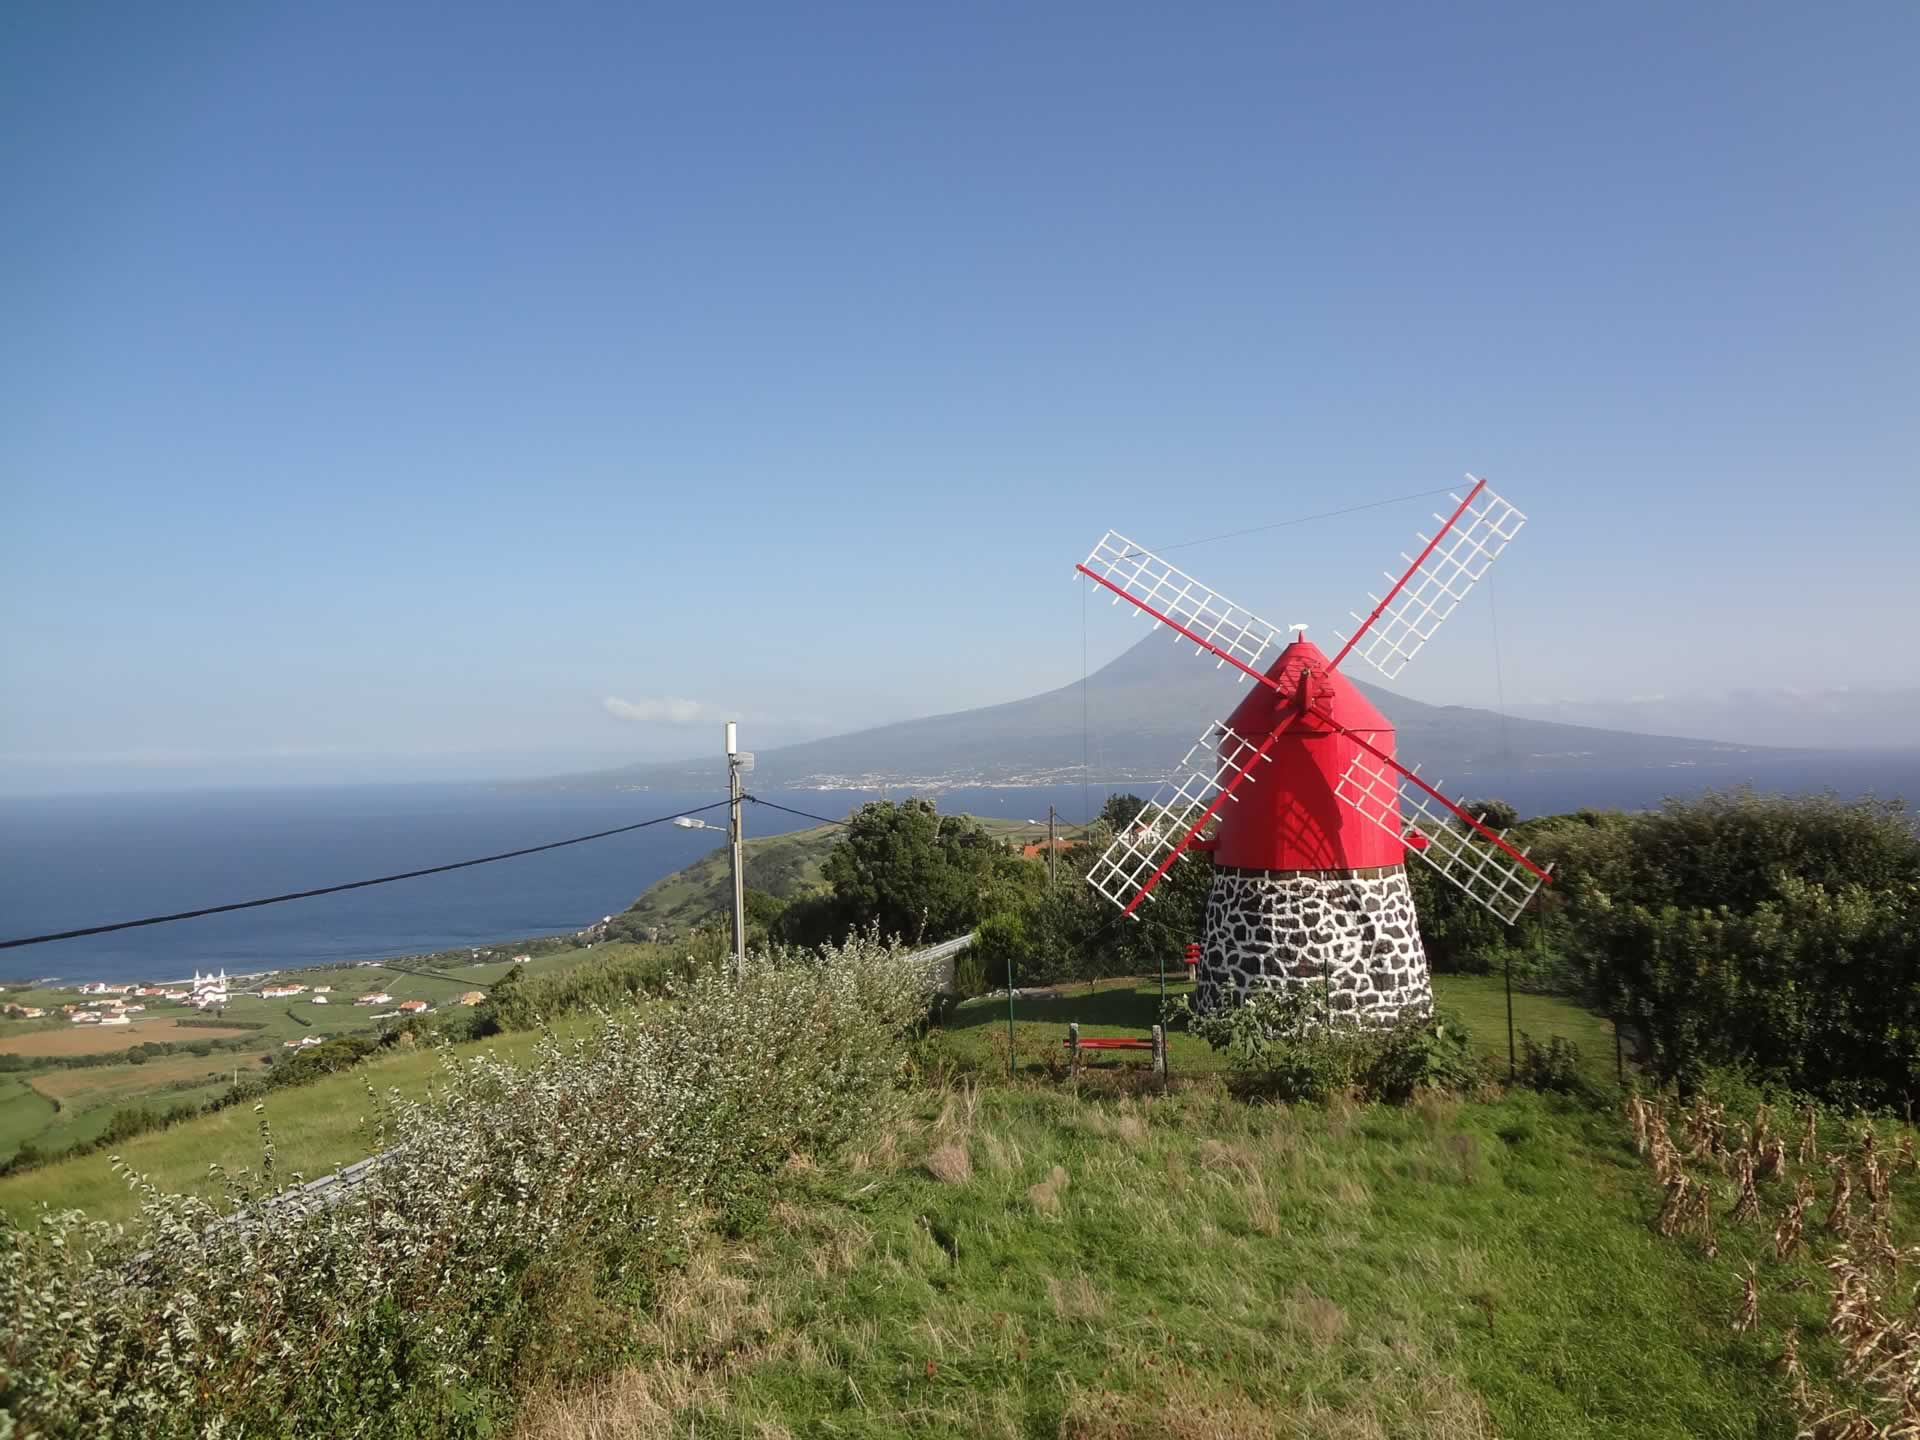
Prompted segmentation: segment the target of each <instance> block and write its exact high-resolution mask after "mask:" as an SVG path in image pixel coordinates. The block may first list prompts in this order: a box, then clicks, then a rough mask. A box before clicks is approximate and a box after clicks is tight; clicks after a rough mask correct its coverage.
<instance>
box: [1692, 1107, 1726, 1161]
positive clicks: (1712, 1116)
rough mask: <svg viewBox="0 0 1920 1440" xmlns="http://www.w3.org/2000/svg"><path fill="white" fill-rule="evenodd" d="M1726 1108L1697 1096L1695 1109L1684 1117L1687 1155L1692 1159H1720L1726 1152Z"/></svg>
mask: <svg viewBox="0 0 1920 1440" xmlns="http://www.w3.org/2000/svg"><path fill="white" fill-rule="evenodd" d="M1726 1114H1727V1112H1726V1107H1725V1106H1722V1105H1716V1104H1714V1103H1713V1101H1711V1100H1709V1099H1708V1098H1707V1097H1706V1096H1705V1095H1696V1096H1694V1099H1693V1107H1692V1108H1691V1109H1690V1110H1688V1111H1687V1112H1686V1115H1685V1116H1684V1119H1685V1122H1686V1129H1687V1155H1688V1157H1689V1158H1692V1159H1696V1160H1697V1159H1704V1158H1713V1159H1718V1158H1719V1157H1720V1156H1721V1155H1722V1154H1723V1153H1725V1150H1726V1142H1725V1135H1726V1128H1727V1126H1726Z"/></svg>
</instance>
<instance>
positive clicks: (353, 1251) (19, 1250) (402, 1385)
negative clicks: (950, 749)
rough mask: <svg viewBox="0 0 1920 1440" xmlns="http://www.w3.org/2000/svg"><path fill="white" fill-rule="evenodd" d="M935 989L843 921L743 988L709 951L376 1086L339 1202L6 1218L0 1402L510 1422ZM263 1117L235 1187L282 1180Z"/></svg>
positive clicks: (71, 1414) (135, 1429)
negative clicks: (542, 1382) (819, 947)
mask: <svg viewBox="0 0 1920 1440" xmlns="http://www.w3.org/2000/svg"><path fill="white" fill-rule="evenodd" d="M927 987H928V977H927V976H926V975H925V974H924V973H916V972H914V971H912V970H910V969H909V968H908V967H906V966H905V965H903V964H902V957H901V955H900V954H899V953H898V952H896V951H894V950H891V949H889V948H888V947H885V946H882V945H879V944H877V943H875V942H874V941H872V940H870V939H855V940H852V941H850V942H848V943H847V944H846V945H843V946H838V947H832V948H829V949H826V950H824V951H821V952H816V953H811V954H792V953H788V954H779V955H775V956H771V957H761V958H760V959H759V960H758V962H757V963H756V964H754V965H753V966H751V967H750V969H749V972H748V974H747V975H746V977H745V978H744V980H742V981H741V982H740V983H738V984H737V985H736V984H735V983H734V982H733V981H732V980H731V978H730V977H728V976H727V975H726V974H725V973H724V972H723V971H720V970H718V969H715V970H709V971H707V972H705V973H704V974H702V975H700V976H698V977H696V978H694V979H693V980H691V981H689V982H684V983H682V984H679V985H678V986H676V987H675V991H674V995H673V999H674V1002H675V1003H672V1004H668V1005H662V1006H654V1007H651V1008H649V1009H648V1010H647V1011H645V1012H644V1013H641V1012H633V1011H628V1012H625V1013H620V1014H615V1013H612V1012H609V1013H607V1014H606V1015H605V1017H604V1020H603V1023H602V1024H601V1026H600V1028H599V1031H598V1033H596V1034H594V1035H592V1036H590V1037H583V1038H581V1039H579V1040H576V1041H574V1042H573V1043H571V1044H567V1045H562V1044H559V1043H557V1042H555V1041H552V1040H548V1041H547V1042H546V1043H545V1045H544V1046H543V1048H542V1051H541V1053H540V1055H539V1057H538V1059H537V1061H536V1063H534V1064H533V1065H532V1066H531V1067H530V1068H527V1069H516V1068H514V1067H513V1066H511V1065H508V1064H506V1063H505V1062H503V1061H500V1060H496V1059H492V1058H488V1057H484V1056H483V1057H479V1058H473V1059H466V1060H454V1059H451V1058H449V1059H448V1060H447V1062H446V1064H445V1068H444V1071H443V1075H442V1079H441V1084H440V1086H439V1087H438V1088H439V1095H438V1096H437V1098H436V1099H434V1100H433V1101H431V1102H423V1103H413V1102H408V1101H404V1100H401V1099H398V1098H394V1099H391V1100H388V1101H386V1102H384V1103H383V1105H382V1106H381V1107H380V1109H379V1113H380V1114H381V1115H382V1117H383V1118H382V1119H381V1120H380V1122H379V1123H380V1125H381V1127H382V1129H383V1131H384V1133H383V1135H382V1136H381V1137H380V1138H382V1139H384V1140H385V1141H386V1142H388V1148H387V1151H386V1153H387V1156H388V1158H387V1160H386V1161H385V1162H384V1163H383V1164H382V1165H381V1166H380V1167H379V1168H378V1169H376V1170H375V1171H374V1173H373V1175H372V1178H371V1179H369V1180H368V1181H367V1182H366V1184H365V1185H364V1186H363V1187H362V1188H361V1189H360V1190H359V1191H357V1192H355V1194H354V1195H353V1196H352V1197H351V1198H350V1199H348V1200H347V1201H346V1202H344V1203H341V1204H337V1205H334V1206H332V1207H327V1208H319V1207H316V1206H314V1205H313V1204H311V1203H310V1202H303V1201H300V1200H298V1199H295V1200H292V1201H287V1202H283V1203H281V1204H279V1205H277V1206H275V1207H271V1208H268V1209H264V1210H263V1209H255V1210H252V1211H249V1212H246V1218H245V1219H244V1220H236V1219H234V1218H232V1210H231V1204H213V1203H210V1202H207V1201H204V1200H200V1199H196V1198H193V1197H188V1196H180V1195H170V1194H165V1193H162V1192H161V1191H159V1190H158V1189H157V1188H155V1187H154V1186H152V1185H151V1184H149V1183H148V1182H146V1181H145V1180H143V1179H141V1178H140V1177H139V1176H136V1175H131V1174H129V1176H128V1180H129V1183H130V1184H133V1185H135V1186H136V1187H137V1188H139V1189H140V1190H141V1191H142V1193H143V1196H144V1202H143V1213H142V1219H141V1221H140V1222H139V1223H138V1224H137V1225H135V1226H134V1227H132V1228H131V1229H129V1230H123V1229H121V1228H120V1227H117V1226H109V1225H105V1224H101V1223H97V1222H90V1221H87V1220H86V1219H85V1218H84V1217H83V1216H81V1215H79V1214H78V1213H77V1212H73V1213H68V1214H64V1215H49V1216H46V1217H45V1218H44V1219H43V1221H42V1223H41V1224H39V1225H37V1226H34V1227H32V1229H31V1230H29V1231H13V1232H9V1233H7V1234H5V1235H4V1236H0V1416H4V1417H10V1419H11V1422H12V1423H13V1424H15V1425H18V1426H20V1427H21V1429H22V1430H23V1431H24V1432H25V1433H29V1434H35V1433H45V1434H59V1435H87V1436H119V1435H128V1436H133V1435H138V1436H140V1437H141V1440H161V1437H171V1436H189V1435H193V1436H199V1435H217V1434H229V1435H232V1434H241V1433H245V1434H263V1435H313V1434H328V1435H368V1436H384V1435H401V1434H409V1433H418V1432H419V1431H421V1430H423V1429H424V1430H429V1431H431V1432H433V1433H441V1434H481V1433H487V1432H488V1431H489V1430H493V1429H497V1428H498V1426H499V1424H500V1422H501V1421H502V1420H503V1419H504V1418H506V1416H507V1414H508V1412H509V1411H510V1410H511V1406H512V1401H513V1397H514V1394H515V1392H516V1390H517V1389H518V1388H519V1387H520V1386H522V1385H523V1384H525V1383H526V1382H527V1381H528V1379H529V1378H530V1376H531V1375H532V1374H533V1373H535V1372H537V1371H538V1369H539V1367H540V1366H541V1365H542V1364H547V1365H548V1366H549V1368H551V1367H552V1365H553V1364H556V1363H560V1362H557V1361H553V1360H551V1359H550V1358H549V1359H545V1360H543V1358H542V1357H550V1356H551V1355H552V1354H553V1353H554V1351H555V1350H556V1348H557V1347H558V1348H564V1347H567V1346H572V1347H574V1348H575V1349H576V1350H577V1349H578V1348H579V1347H580V1346H581V1345H583V1344H585V1343H587V1341H588V1340H589V1339H591V1335H590V1334H589V1333H588V1332H590V1330H591V1328H592V1327H591V1325H589V1324H587V1323H586V1321H584V1320H582V1319H581V1317H583V1316H584V1317H589V1318H591V1317H595V1316H599V1317H601V1319H600V1320H599V1322H598V1323H601V1324H606V1323H610V1322H608V1321H607V1320H606V1319H605V1317H606V1316H609V1315H611V1316H618V1315H622V1314H631V1313H632V1312H633V1309H634V1307H635V1306H636V1304H638V1303H640V1302H641V1301H643V1300H644V1297H645V1295H646V1294H647V1292H648V1288H649V1285H650V1283H651V1280H650V1277H651V1276H652V1275H654V1274H655V1273H657V1272H658V1270H659V1269H660V1267H661V1266H663V1265H665V1264H668V1263H670V1261H671V1259H672V1257H673V1256H674V1255H675V1254H676V1253H679V1252H680V1250H681V1249H682V1247H683V1246H684V1244H685V1241H686V1238H687V1236H688V1232H689V1231H690V1230H691V1229H692V1228H693V1227H694V1226H695V1225H696V1224H698V1223H699V1221H700V1218H701V1217H702V1216H703V1215H704V1214H706V1213H708V1212H710V1211H719V1212H721V1213H723V1214H724V1213H727V1212H728V1211H730V1210H732V1209H734V1208H736V1207H738V1206H739V1205H740V1204H742V1203H743V1202H744V1203H749V1204H750V1203H751V1200H752V1197H753V1195H754V1193H755V1191H756V1188H757V1187H758V1186H760V1185H761V1184H762V1183H764V1178H765V1177H766V1176H767V1175H768V1174H770V1173H771V1172H772V1171H773V1170H774V1169H775V1168H776V1167H777V1166H779V1165H780V1164H781V1163H782V1162H783V1161H784V1160H785V1159H786V1158H787V1156H789V1155H790V1154H792V1153H793V1152H795V1151H809V1150H820V1149H823V1148H827V1147H831V1146H834V1145H836V1144H838V1143H839V1142H840V1141H842V1140H844V1139H846V1138H847V1137H849V1136H850V1135H852V1134H854V1133H855V1132H856V1131H857V1130H859V1129H860V1128H862V1127H864V1126H867V1125H870V1124H871V1123H872V1118H873V1114H874V1111H875V1108H876V1107H877V1106H879V1105H881V1104H882V1103H884V1102H885V1100H886V1098H887V1096H888V1094H889V1092H890V1089H891V1087H892V1085H893V1084H894V1082H895V1080H896V1077H897V1076H898V1075H899V1074H900V1072H901V1069H902V1066H903V1065H904V1063H905V1055H906V1050H905V1043H906V1042H905V1036H906V1033H907V1031H908V1030H909V1029H910V1028H911V1026H912V1025H913V1023H914V1022H915V1021H916V1020H917V1019H918V1018H919V1017H921V1016H922V1015H923V1014H924V1007H925V1004H926V997H927ZM263 1137H264V1138H265V1140H266V1145H265V1148H264V1151H263V1159H262V1163H261V1166H260V1169H259V1170H258V1171H257V1172H254V1173H252V1174H243V1175H239V1176H235V1177H234V1179H233V1184H232V1195H231V1197H230V1200H231V1201H245V1200H250V1199H255V1198H257V1197H258V1196H260V1195H262V1194H265V1193H266V1192H268V1191H271V1190H273V1189H274V1188H275V1187H277V1186H278V1185H280V1184H281V1182H282V1181H283V1179H286V1178H292V1177H283V1176H281V1175H280V1174H279V1173H278V1172H277V1170H276V1168H275V1165H274V1160H273V1152H272V1146H271V1136H270V1133H268V1132H266V1131H265V1130H264V1126H263ZM602 1302H611V1303H602ZM562 1321H564V1323H562ZM583 1337H584V1338H583ZM613 1339H614V1340H617V1335H616V1336H614V1337H613Z"/></svg>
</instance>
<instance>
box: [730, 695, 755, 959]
mask: <svg viewBox="0 0 1920 1440" xmlns="http://www.w3.org/2000/svg"><path fill="white" fill-rule="evenodd" d="M752 767H753V757H752V756H751V755H742V754H741V753H740V722H739V721H738V720H729V721H727V801H728V805H727V851H728V858H729V859H730V861H731V862H732V869H733V978H734V983H736V984H738V983H739V981H740V979H741V977H743V976H744V975H745V974H746V973H747V887H746V863H745V856H744V855H743V854H742V853H741V843H740V842H741V834H740V776H741V774H742V773H743V772H744V771H746V770H749V769H751V768H752Z"/></svg>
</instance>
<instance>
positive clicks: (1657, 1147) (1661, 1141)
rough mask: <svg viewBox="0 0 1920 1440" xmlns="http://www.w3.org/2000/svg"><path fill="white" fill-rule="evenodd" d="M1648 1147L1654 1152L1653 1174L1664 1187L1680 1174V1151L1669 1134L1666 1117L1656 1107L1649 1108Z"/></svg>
mask: <svg viewBox="0 0 1920 1440" xmlns="http://www.w3.org/2000/svg"><path fill="white" fill-rule="evenodd" d="M1647 1108H1648V1109H1649V1111H1651V1114H1650V1115H1649V1116H1648V1118H1647V1145H1648V1148H1649V1149H1650V1150H1651V1151H1652V1152H1653V1174H1654V1178H1655V1179H1657V1180H1658V1181H1659V1182H1660V1183H1661V1184H1662V1185H1665V1184H1666V1183H1667V1182H1668V1181H1670V1180H1672V1179H1673V1177H1674V1176H1676V1175H1678V1174H1679V1173H1680V1150H1679V1147H1677V1146H1676V1145H1675V1144H1674V1143H1673V1137H1672V1136H1671V1135H1670V1134H1668V1133H1667V1119H1666V1116H1664V1115H1663V1114H1661V1113H1660V1111H1659V1109H1658V1108H1657V1107H1655V1106H1651V1105H1650V1106H1648V1107H1647Z"/></svg>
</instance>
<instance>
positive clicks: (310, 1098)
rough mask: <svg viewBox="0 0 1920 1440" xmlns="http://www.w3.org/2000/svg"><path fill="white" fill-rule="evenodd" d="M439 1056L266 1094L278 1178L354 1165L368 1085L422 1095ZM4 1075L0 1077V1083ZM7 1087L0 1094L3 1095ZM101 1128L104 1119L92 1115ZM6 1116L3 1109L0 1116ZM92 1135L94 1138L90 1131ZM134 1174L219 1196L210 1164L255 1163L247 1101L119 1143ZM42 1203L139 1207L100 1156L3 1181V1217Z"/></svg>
mask: <svg viewBox="0 0 1920 1440" xmlns="http://www.w3.org/2000/svg"><path fill="white" fill-rule="evenodd" d="M592 1023H593V1022H592V1019H591V1017H579V1018H576V1019H573V1020H569V1021H565V1022H562V1023H561V1024H559V1025H556V1026H555V1027H554V1028H555V1030H556V1032H557V1033H559V1034H562V1035H570V1034H573V1033H576V1032H578V1031H579V1030H581V1029H584V1028H587V1027H590V1026H591V1024H592ZM538 1041H539V1035H538V1034H537V1033H536V1032H532V1031H528V1032H523V1033H520V1034H514V1035H504V1036H497V1037H495V1038H493V1039H491V1040H479V1041H473V1042H470V1043H468V1044H465V1045H456V1046H453V1047H452V1049H453V1052H454V1053H455V1054H473V1053H477V1052H482V1051H492V1052H493V1053H495V1054H497V1055H499V1056H501V1057H502V1058H504V1059H508V1060H513V1061H519V1060H523V1059H525V1058H526V1057H527V1056H528V1055H530V1054H531V1053H532V1051H533V1048H534V1046H535V1045H536V1044H537V1043H538ZM438 1065H439V1059H438V1057H437V1055H436V1054H435V1053H434V1052H433V1050H432V1049H431V1048H429V1047H426V1046H405V1047H403V1048H402V1049H401V1050H400V1051H399V1052H398V1053H394V1054H390V1055H384V1056H381V1057H380V1058H378V1059H373V1060H370V1061H368V1062H366V1063H365V1064H363V1065H361V1066H359V1067H357V1068H356V1069H353V1070H349V1071H345V1072H343V1073H341V1074H338V1075H330V1076H327V1077H326V1078H325V1079H322V1080H316V1081H314V1082H313V1083H312V1084H310V1085H296V1086H290V1087H288V1088H286V1089H284V1090H276V1091H274V1092H272V1093H271V1094H270V1095H269V1096H268V1097H267V1100H266V1117H267V1120H268V1122H269V1123H270V1124H271V1125H272V1127H273V1137H274V1147H275V1151H276V1160H277V1164H278V1166H279V1168H280V1170H281V1172H282V1173H291V1172H298V1173H300V1174H304V1175H308V1176H312V1175H319V1174H323V1173H324V1172H326V1171H328V1170H331V1169H334V1168H335V1167H337V1166H339V1165H343V1164H345V1163H346V1162H348V1161H350V1160H355V1159H358V1158H359V1157H360V1156H362V1155H364V1154H365V1153H366V1137H365V1133H364V1124H363V1120H364V1117H365V1116H366V1115H367V1093H366V1087H367V1083H368V1081H371V1082H372V1083H373V1084H374V1086H375V1087H376V1088H378V1089H379V1090H380V1091H382V1092H385V1091H387V1090H389V1089H392V1090H398V1091H399V1092H401V1093H402V1094H404V1095H412V1096H419V1095H422V1094H424V1093H425V1092H426V1089H427V1086H428V1085H429V1083H431V1081H432V1079H433V1076H434V1073H435V1070H436V1069H437V1067H438ZM10 1081H11V1077H6V1078H0V1086H4V1085H6V1084H8V1083H10ZM3 1093H4V1091H0V1094H3ZM93 1113H94V1114H96V1115H97V1116H99V1117H100V1119H99V1123H100V1125H101V1126H102V1127H104V1125H105V1119H106V1116H107V1115H108V1114H109V1113H110V1112H109V1111H108V1110H107V1109H105V1108H102V1109H99V1110H96V1111H95V1112H93ZM4 1114H5V1111H4V1110H0V1116H4ZM94 1133H96V1134H97V1133H99V1132H98V1131H97V1130H96V1131H95V1132H94ZM118 1153H119V1154H120V1155H121V1157H122V1158H123V1159H125V1160H126V1162H127V1163H128V1164H129V1165H131V1166H133V1167H134V1169H135V1170H137V1171H139V1172H141V1173H143V1174H146V1175H148V1176H150V1177H151V1178H152V1179H153V1180H154V1181H155V1182H156V1183H157V1184H159V1185H160V1186H161V1188H163V1189H166V1190H175V1191H181V1192H189V1193H194V1194H202V1195H213V1194H218V1193H219V1191H220V1185H219V1183H218V1181H217V1180H215V1179H213V1178H212V1177H211V1176H210V1175H209V1174H208V1167H209V1166H210V1165H222V1166H225V1167H227V1168H229V1169H237V1168H239V1167H241V1166H249V1165H254V1164H257V1163H258V1160H259V1156H260V1135H259V1117H258V1116H256V1115H255V1114H254V1113H253V1107H252V1106H250V1105H233V1106H229V1107H227V1108H226V1109H224V1110H220V1111H216V1112H215V1113H214V1114H211V1115H202V1116H199V1117H197V1118H195V1119H193V1120H188V1121H185V1122H183V1123H181V1124H179V1125H173V1126H169V1127H168V1128H166V1129H164V1130H157V1131H154V1132H152V1133H150V1134H146V1135H140V1136H136V1137H135V1138H133V1139H131V1140H129V1141H127V1142H126V1143H125V1144H124V1145H122V1146H120V1147H118ZM42 1205H45V1206H49V1207H51V1208H53V1209H56V1210H61V1209H70V1208H71V1209H80V1210H85V1211H86V1212H87V1213H88V1214H90V1215H93V1216H95V1217H97V1218H99V1219H105V1220H123V1219H126V1218H128V1217H129V1216H131V1215H132V1214H133V1213H134V1212H135V1211H136V1210H137V1209H138V1203H137V1201H136V1200H135V1198H134V1197H133V1196H132V1195H131V1194H130V1193H129V1192H128V1191H127V1188H126V1186H125V1185H124V1184H123V1183H122V1182H121V1181H120V1180H118V1179H117V1178H115V1176H114V1174H113V1171H112V1167H111V1165H110V1164H109V1157H108V1156H107V1155H106V1154H105V1153H94V1154H91V1155H77V1156H74V1157H72V1158H71V1159H67V1160H61V1161H58V1162H56V1163H54V1164H52V1165H46V1166H42V1167H40V1168H39V1169H35V1170H28V1171H25V1172H23V1173H21V1174H18V1175H10V1176H6V1177H4V1178H0V1212H4V1213H5V1214H6V1215H8V1216H9V1217H11V1218H12V1219H13V1220H15V1221H16V1222H20V1223H25V1222H26V1221H27V1220H28V1219H29V1218H30V1217H31V1216H32V1215H34V1214H35V1213H37V1212H38V1211H39V1209H40V1207H41V1206H42Z"/></svg>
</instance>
